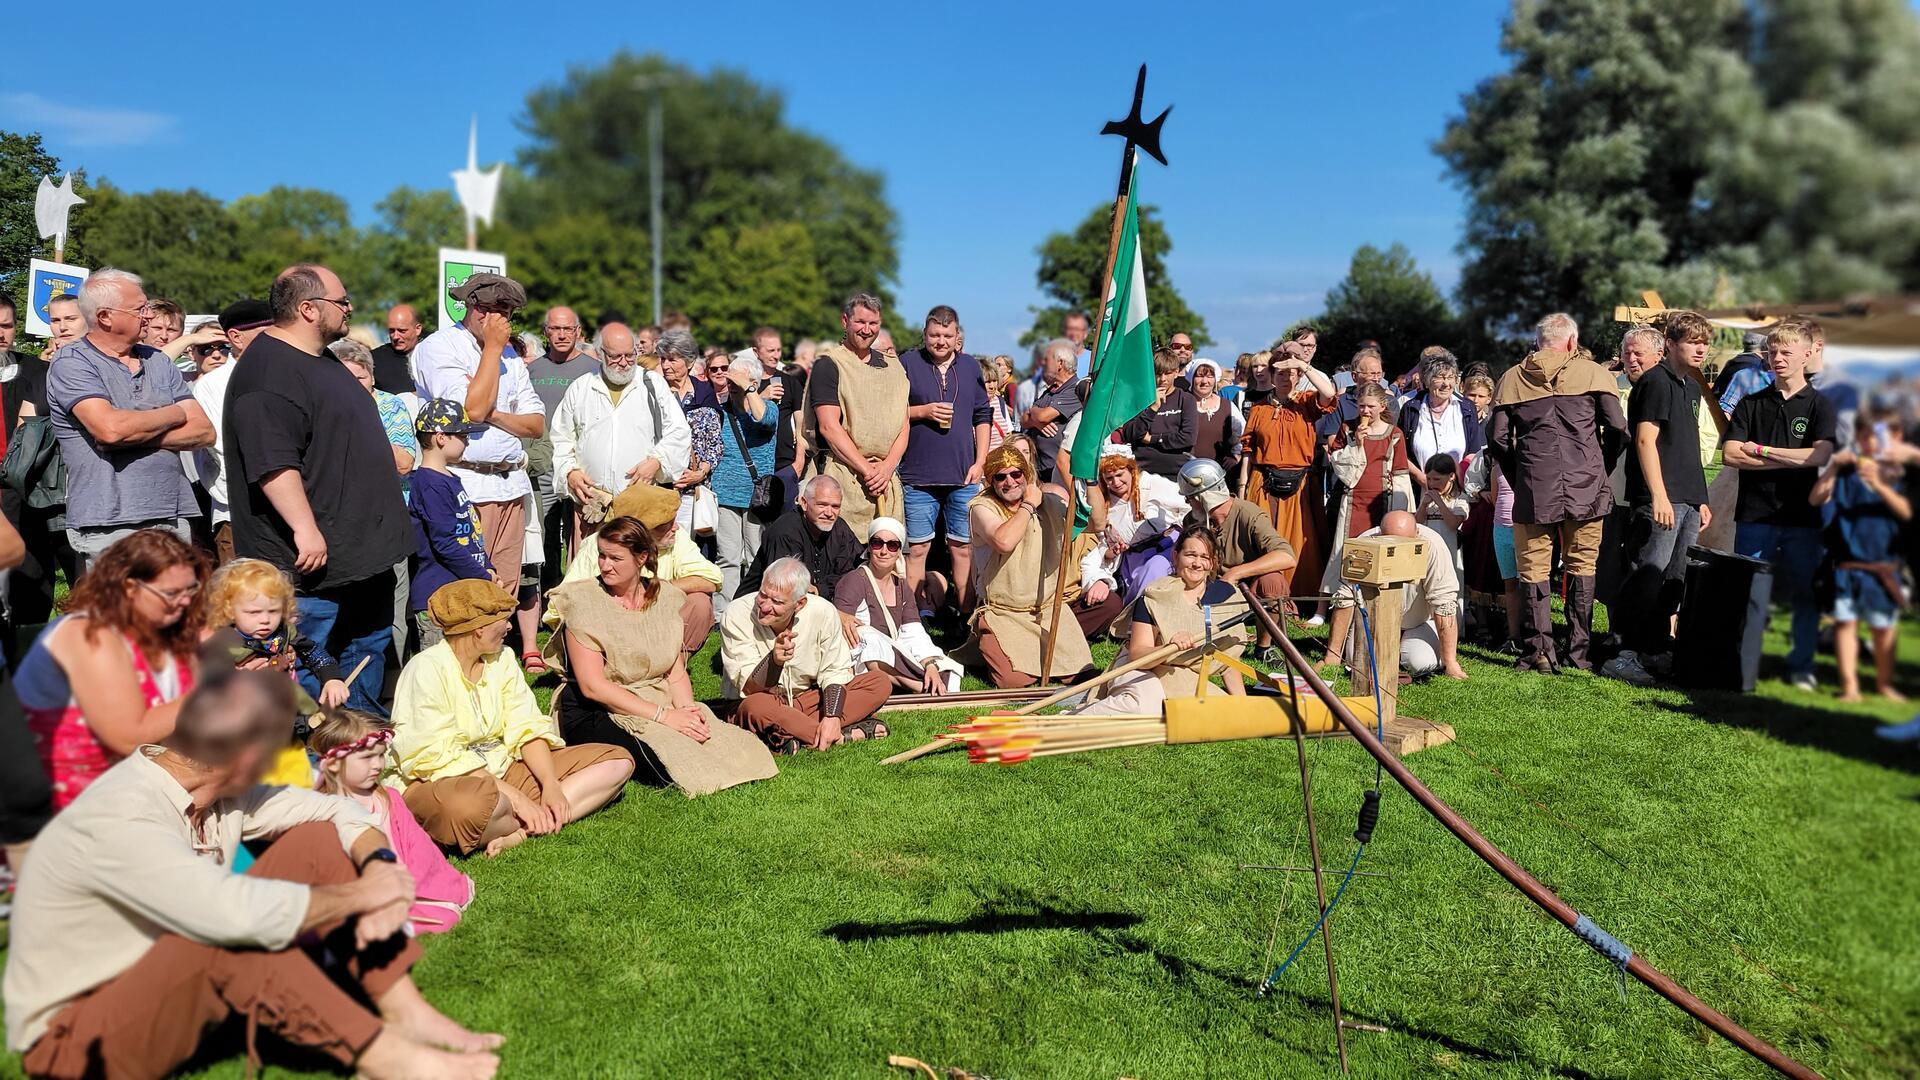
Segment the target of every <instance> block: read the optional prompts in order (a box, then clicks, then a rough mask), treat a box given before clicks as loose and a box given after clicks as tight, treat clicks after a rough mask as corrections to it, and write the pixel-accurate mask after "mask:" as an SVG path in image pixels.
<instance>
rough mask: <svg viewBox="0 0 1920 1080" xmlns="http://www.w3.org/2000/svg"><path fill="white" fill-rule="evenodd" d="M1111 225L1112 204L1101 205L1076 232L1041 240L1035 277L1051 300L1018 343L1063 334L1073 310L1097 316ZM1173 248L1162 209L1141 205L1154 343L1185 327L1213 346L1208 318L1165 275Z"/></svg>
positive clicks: (1202, 342) (1142, 255) (1195, 339)
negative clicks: (1189, 302) (1192, 305)
mask: <svg viewBox="0 0 1920 1080" xmlns="http://www.w3.org/2000/svg"><path fill="white" fill-rule="evenodd" d="M1112 228H1113V205H1112V204H1111V203H1107V204H1102V205H1100V206H1096V207H1094V208H1093V210H1092V211H1091V212H1090V213H1088V214H1087V216H1086V217H1085V218H1082V219H1081V221H1080V224H1079V225H1077V226H1075V227H1074V229H1073V231H1072V232H1057V233H1054V234H1053V235H1051V236H1049V237H1047V239H1046V240H1045V241H1044V242H1043V243H1041V245H1040V269H1039V271H1038V273H1037V274H1036V277H1037V278H1038V281H1039V285H1040V291H1041V292H1042V293H1044V294H1046V297H1047V301H1048V302H1047V303H1046V304H1045V305H1043V306H1041V307H1037V308H1035V309H1034V318H1033V325H1032V326H1031V327H1029V328H1028V329H1027V332H1026V333H1024V334H1021V335H1020V344H1022V345H1035V344H1038V343H1040V342H1042V341H1046V340H1047V339H1049V338H1055V337H1059V336H1060V333H1061V331H1062V330H1064V329H1065V327H1066V318H1067V313H1068V312H1070V311H1079V312H1084V313H1086V314H1088V315H1090V316H1095V317H1097V316H1098V314H1099V311H1100V294H1101V292H1102V290H1103V287H1104V281H1103V278H1104V275H1105V274H1106V272H1107V243H1108V241H1109V239H1110V238H1111V237H1110V232H1111V230H1112ZM1172 250H1173V238H1172V237H1171V236H1169V235H1168V234H1167V227H1166V225H1165V224H1163V223H1162V222H1161V220H1160V210H1159V208H1158V207H1155V206H1142V207H1140V258H1141V261H1142V262H1143V263H1144V264H1145V272H1146V278H1147V311H1148V313H1149V318H1150V319H1151V320H1152V322H1153V339H1154V342H1155V343H1156V344H1160V343H1164V342H1165V341H1166V340H1167V338H1168V337H1170V336H1172V335H1173V333H1174V332H1175V331H1178V330H1184V331H1186V332H1187V333H1188V334H1190V335H1192V337H1193V343H1194V344H1195V345H1197V346H1198V345H1210V344H1212V343H1213V338H1212V337H1210V336H1208V334H1207V323H1206V320H1205V319H1202V318H1201V317H1200V316H1199V315H1198V314H1196V313H1195V312H1194V310H1193V309H1192V308H1190V307H1188V306H1187V302H1186V300H1185V299H1183V298H1182V297H1181V296H1180V293H1179V290H1177V289H1175V288H1174V287H1173V281H1172V279H1171V278H1169V277H1168V276H1167V252H1169V251H1172ZM1089 347H1091V339H1089Z"/></svg>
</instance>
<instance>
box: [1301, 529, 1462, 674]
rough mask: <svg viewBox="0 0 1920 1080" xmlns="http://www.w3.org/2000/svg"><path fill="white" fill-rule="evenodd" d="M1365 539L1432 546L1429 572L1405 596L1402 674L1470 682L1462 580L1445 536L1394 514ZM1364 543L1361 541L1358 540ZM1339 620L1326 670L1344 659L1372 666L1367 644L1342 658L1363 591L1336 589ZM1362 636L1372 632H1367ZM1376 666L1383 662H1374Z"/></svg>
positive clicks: (1333, 622)
mask: <svg viewBox="0 0 1920 1080" xmlns="http://www.w3.org/2000/svg"><path fill="white" fill-rule="evenodd" d="M1360 536H1362V537H1364V536H1399V537H1405V538H1406V539H1408V540H1425V541H1426V542H1427V572H1426V574H1425V576H1423V577H1422V578H1421V579H1420V580H1418V581H1413V582H1408V583H1407V585H1406V586H1405V587H1403V588H1402V589H1401V591H1400V595H1401V606H1400V611H1401V615H1400V627H1401V629H1400V670H1401V671H1404V672H1406V673H1407V674H1408V675H1415V676H1418V675H1427V674H1431V673H1432V672H1435V671H1438V672H1440V673H1441V674H1442V675H1445V676H1446V677H1447V678H1449V679H1464V678H1466V677H1467V672H1466V670H1465V669H1464V668H1462V667H1461V666H1460V657H1459V654H1458V652H1457V646H1458V644H1459V641H1460V623H1459V619H1458V612H1459V607H1460V579H1459V578H1458V577H1457V576H1456V575H1455V574H1454V572H1453V560H1452V559H1449V558H1447V544H1446V541H1445V540H1442V539H1441V538H1440V534H1439V533H1437V532H1435V531H1433V530H1432V529H1430V528H1428V527H1427V526H1425V525H1422V524H1420V523H1419V522H1417V521H1415V520H1414V517H1413V515H1412V514H1409V513H1407V512H1406V511H1405V510H1393V511H1389V512H1388V513H1387V516H1386V517H1383V518H1381V519H1380V525H1379V527H1378V528H1374V529H1368V530H1367V531H1366V532H1363V533H1361V534H1360ZM1355 539H1359V537H1355ZM1334 592H1335V599H1334V601H1333V617H1332V618H1331V619H1329V620H1328V622H1327V655H1326V656H1324V657H1322V658H1321V660H1320V665H1321V666H1322V667H1325V666H1326V665H1328V664H1331V663H1335V662H1337V661H1340V660H1342V659H1344V660H1345V661H1346V663H1347V666H1349V667H1354V666H1356V665H1359V664H1364V663H1367V662H1368V659H1367V643H1366V642H1365V641H1364V640H1362V641H1358V642H1355V643H1353V651H1352V652H1351V653H1350V654H1348V655H1346V656H1344V657H1343V656H1342V655H1341V650H1342V648H1343V647H1344V646H1346V644H1347V634H1348V631H1349V629H1350V628H1351V627H1352V625H1353V622H1354V618H1353V606H1354V603H1355V602H1356V599H1357V597H1358V592H1359V591H1358V590H1357V589H1356V588H1355V587H1354V586H1353V584H1352V583H1350V582H1346V581H1342V582H1341V583H1340V585H1339V586H1338V587H1337V588H1336V589H1335V590H1334ZM1361 632H1362V633H1366V632H1367V631H1366V630H1365V629H1364V624H1363V629H1362V631H1361ZM1373 659H1374V661H1375V662H1377V661H1378V660H1379V657H1377V656H1376V657H1374V658H1373Z"/></svg>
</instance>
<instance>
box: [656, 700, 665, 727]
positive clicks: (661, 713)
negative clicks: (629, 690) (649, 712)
mask: <svg viewBox="0 0 1920 1080" xmlns="http://www.w3.org/2000/svg"><path fill="white" fill-rule="evenodd" d="M665 715H667V707H666V706H665V705H662V706H660V707H659V708H657V709H655V710H653V722H654V723H656V724H657V723H659V722H660V718H661V717H663V716H665Z"/></svg>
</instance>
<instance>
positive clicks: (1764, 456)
mask: <svg viewBox="0 0 1920 1080" xmlns="http://www.w3.org/2000/svg"><path fill="white" fill-rule="evenodd" d="M1760 460H1761V461H1765V460H1767V448H1766V446H1765V445H1762V446H1761V447H1760Z"/></svg>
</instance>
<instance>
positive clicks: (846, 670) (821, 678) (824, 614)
mask: <svg viewBox="0 0 1920 1080" xmlns="http://www.w3.org/2000/svg"><path fill="white" fill-rule="evenodd" d="M574 385H575V386H578V385H579V384H578V383H575V384H574ZM759 598H760V594H759V593H757V592H753V593H745V594H743V595H741V596H736V597H734V598H733V599H732V600H729V601H727V614H726V617H724V618H722V619H721V620H720V671H721V673H722V674H723V675H724V676H725V677H726V678H725V681H724V682H723V683H722V684H721V690H722V692H723V693H724V694H725V695H726V696H727V697H739V696H741V695H740V688H741V687H742V686H744V685H746V683H747V680H748V678H749V677H750V676H751V675H752V674H753V673H754V672H755V671H757V670H758V669H759V667H760V663H761V661H763V660H765V659H766V658H767V656H768V654H770V653H772V652H773V643H774V639H775V638H777V637H779V635H778V634H776V633H774V632H773V631H772V630H769V629H767V628H766V627H764V626H761V625H760V620H758V619H756V618H754V617H753V609H754V607H755V605H756V603H757V601H758V600H759ZM793 631H794V634H793V639H794V640H793V659H792V660H789V661H788V662H787V663H786V665H785V666H784V667H782V668H781V669H780V678H779V680H778V681H779V686H778V689H780V690H783V691H785V694H784V695H783V696H786V697H787V699H788V701H789V702H791V701H792V695H793V694H797V693H804V692H805V691H808V690H813V689H818V688H822V687H828V686H838V685H840V684H841V683H847V682H852V681H853V653H852V652H851V651H850V650H849V649H848V648H847V636H846V634H845V632H843V631H842V630H841V629H840V613H839V612H838V611H837V610H835V608H834V606H833V602H832V601H830V600H828V599H827V598H826V597H824V596H819V595H810V596H808V597H807V598H806V601H805V602H804V603H802V604H801V605H800V610H799V611H796V612H794V615H793ZM95 782H96V783H97V782H98V781H95Z"/></svg>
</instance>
